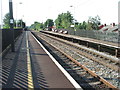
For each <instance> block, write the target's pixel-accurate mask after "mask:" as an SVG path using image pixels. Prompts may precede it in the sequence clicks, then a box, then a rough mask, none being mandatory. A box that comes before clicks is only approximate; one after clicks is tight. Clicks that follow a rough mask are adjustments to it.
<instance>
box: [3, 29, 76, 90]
mask: <svg viewBox="0 0 120 90" xmlns="http://www.w3.org/2000/svg"><path fill="white" fill-rule="evenodd" d="M2 88H5V89H6V88H21V89H22V88H23V89H28V88H33V89H57V88H58V89H60V88H62V89H64V90H66V89H72V90H75V87H74V85H73V83H71V82H70V80H68V78H67V77H66V76H65V74H63V72H62V71H61V70H60V69H59V68H58V67H57V65H56V64H55V63H54V62H53V61H52V59H51V58H50V57H49V55H48V54H47V53H46V52H45V50H43V48H42V47H41V46H40V45H39V44H38V43H37V42H36V40H35V39H34V37H33V36H32V34H31V32H30V31H24V32H23V33H22V35H21V36H20V37H19V38H18V40H17V41H16V43H15V52H11V50H9V51H8V53H7V55H6V56H5V57H4V58H3V60H2Z"/></svg>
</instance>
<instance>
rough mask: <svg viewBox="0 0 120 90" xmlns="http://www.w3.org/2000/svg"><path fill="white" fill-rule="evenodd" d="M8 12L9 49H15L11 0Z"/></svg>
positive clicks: (10, 0)
mask: <svg viewBox="0 0 120 90" xmlns="http://www.w3.org/2000/svg"><path fill="white" fill-rule="evenodd" d="M9 14H10V30H11V51H12V52H14V51H15V47H14V19H13V7H12V0H9Z"/></svg>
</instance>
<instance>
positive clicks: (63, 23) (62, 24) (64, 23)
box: [55, 11, 73, 29]
mask: <svg viewBox="0 0 120 90" xmlns="http://www.w3.org/2000/svg"><path fill="white" fill-rule="evenodd" d="M71 24H73V16H72V15H71V13H70V12H69V11H67V13H62V14H59V15H58V17H57V19H56V20H55V25H56V27H57V28H65V29H66V28H69V27H70V25H71Z"/></svg>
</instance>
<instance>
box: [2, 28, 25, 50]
mask: <svg viewBox="0 0 120 90" xmlns="http://www.w3.org/2000/svg"><path fill="white" fill-rule="evenodd" d="M22 31H23V30H22V29H14V40H15V39H16V38H17V37H18V36H19V35H20V34H21V33H22ZM0 34H1V35H2V36H0V37H1V38H0V40H1V41H2V42H1V44H0V45H2V52H3V51H4V50H5V49H6V48H7V47H8V46H9V45H10V44H11V40H12V31H11V30H10V29H2V30H0Z"/></svg>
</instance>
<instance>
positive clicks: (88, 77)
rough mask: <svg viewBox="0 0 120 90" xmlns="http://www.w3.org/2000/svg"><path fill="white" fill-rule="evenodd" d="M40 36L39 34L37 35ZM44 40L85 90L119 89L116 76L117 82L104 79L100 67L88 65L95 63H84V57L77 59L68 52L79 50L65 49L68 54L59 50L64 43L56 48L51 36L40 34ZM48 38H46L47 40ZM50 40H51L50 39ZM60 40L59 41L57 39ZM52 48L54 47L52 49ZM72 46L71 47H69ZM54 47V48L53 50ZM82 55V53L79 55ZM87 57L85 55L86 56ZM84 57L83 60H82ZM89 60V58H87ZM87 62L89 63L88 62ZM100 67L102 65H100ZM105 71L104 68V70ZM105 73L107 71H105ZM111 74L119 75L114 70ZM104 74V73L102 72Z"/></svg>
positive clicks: (116, 80)
mask: <svg viewBox="0 0 120 90" xmlns="http://www.w3.org/2000/svg"><path fill="white" fill-rule="evenodd" d="M37 34H38V33H37ZM39 37H40V38H42V40H44V41H46V42H47V45H48V43H49V45H48V47H49V48H51V50H52V52H53V53H54V54H53V55H55V54H57V58H58V57H59V58H61V59H62V60H63V61H62V60H61V59H59V63H60V64H61V65H62V66H63V67H64V68H65V69H66V70H67V71H68V72H69V73H70V74H71V75H72V76H73V77H74V79H75V80H76V81H77V82H78V83H79V84H80V85H81V86H82V87H83V88H85V89H86V87H89V88H93V89H95V90H96V89H100V88H105V89H106V88H107V89H109V88H114V89H117V84H115V85H112V84H113V83H118V81H119V80H118V79H116V75H114V77H113V78H114V79H115V80H105V79H104V78H105V76H102V75H98V72H100V71H101V70H99V69H100V68H99V67H97V68H93V65H94V64H93V65H91V66H92V67H90V66H89V65H87V64H90V63H93V62H91V61H90V60H88V61H89V63H86V62H84V60H83V57H82V56H80V55H75V57H74V55H72V56H71V55H69V54H68V53H67V52H71V51H72V53H75V52H74V51H75V50H74V51H73V49H78V48H75V47H74V48H73V46H72V50H71V51H68V50H66V49H65V48H64V49H65V50H66V51H67V52H65V51H64V50H62V48H58V47H59V46H64V45H63V43H61V44H57V43H56V44H57V45H58V46H55V45H54V44H55V43H54V42H55V41H50V40H49V39H50V37H51V36H48V35H47V37H46V35H45V34H44V36H43V35H42V34H41V35H40V33H39V35H37V38H39ZM45 37H46V38H45ZM48 38H49V39H48ZM52 39H53V37H52ZM57 40H58V39H57ZM58 41H59V42H63V41H60V40H58ZM51 42H52V44H51ZM64 44H65V43H64ZM66 45H67V46H68V43H67V44H66ZM51 46H52V47H51ZM67 46H64V47H67ZM69 46H70V45H69ZM53 47H54V48H53ZM67 48H68V49H69V50H70V48H69V47H67ZM76 53H78V50H77V51H76ZM79 54H80V53H79ZM76 56H79V58H76ZM84 56H85V55H84ZM81 57H82V58H81ZM87 58H88V57H87ZM85 61H86V59H85ZM88 61H87V62H88ZM99 66H100V65H99ZM102 67H103V66H102ZM90 68H92V69H94V70H91V69H90ZM103 69H104V68H103ZM104 71H105V70H104ZM96 72H97V74H96ZM109 72H114V73H112V74H117V73H115V71H113V70H110V71H109ZM101 73H102V72H101ZM102 77H104V78H102ZM110 78H111V76H110ZM108 81H112V84H111V82H110V83H109V82H108Z"/></svg>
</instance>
